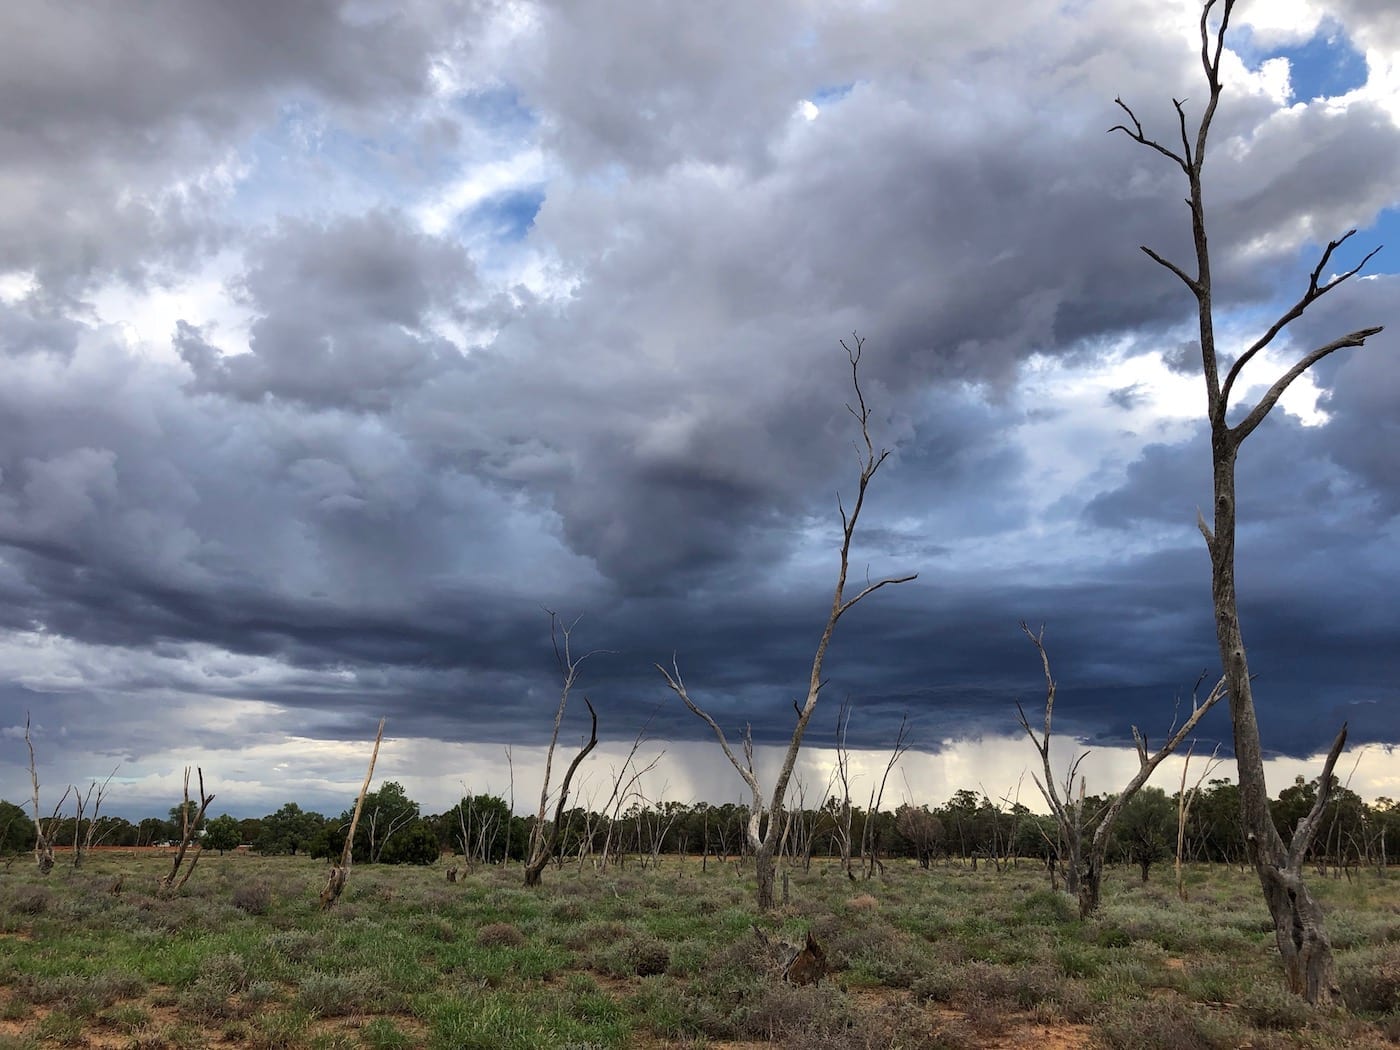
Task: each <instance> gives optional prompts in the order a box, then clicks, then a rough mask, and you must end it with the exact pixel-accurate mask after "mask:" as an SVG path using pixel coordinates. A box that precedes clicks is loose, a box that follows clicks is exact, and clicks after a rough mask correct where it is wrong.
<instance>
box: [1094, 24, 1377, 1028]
mask: <svg viewBox="0 0 1400 1050" xmlns="http://www.w3.org/2000/svg"><path fill="white" fill-rule="evenodd" d="M1217 2H1218V0H1206V3H1205V5H1204V7H1203V9H1202V11H1201V23H1200V38H1201V65H1202V68H1203V69H1204V72H1205V77H1206V83H1207V85H1208V87H1209V100H1208V102H1207V103H1206V107H1205V111H1204V112H1203V114H1202V116H1201V119H1200V122H1199V123H1198V124H1197V127H1196V133H1195V137H1194V142H1193V141H1192V138H1191V136H1190V135H1189V134H1188V131H1187V120H1186V109H1185V103H1184V102H1183V101H1181V100H1173V105H1174V106H1175V108H1176V113H1177V118H1178V119H1177V122H1178V124H1179V125H1180V129H1181V145H1180V147H1179V149H1180V152H1177V150H1175V149H1171V148H1168V147H1167V146H1164V145H1163V144H1162V143H1160V142H1157V141H1155V140H1153V139H1150V138H1148V137H1147V136H1146V134H1145V133H1144V132H1143V128H1142V124H1141V122H1140V121H1139V120H1138V118H1137V116H1136V115H1135V114H1134V113H1133V111H1132V109H1130V108H1129V107H1128V106H1127V104H1125V103H1124V102H1123V101H1122V100H1121V99H1119V100H1117V102H1118V105H1119V107H1120V108H1121V109H1122V110H1123V112H1124V113H1126V114H1127V116H1128V120H1129V121H1130V123H1131V125H1132V126H1131V127H1129V126H1128V125H1126V124H1119V125H1117V127H1115V128H1114V129H1112V130H1115V131H1122V132H1124V133H1125V134H1127V135H1128V136H1129V137H1130V138H1132V139H1133V140H1134V141H1136V142H1138V143H1140V144H1142V145H1144V146H1147V147H1148V148H1150V149H1152V150H1154V151H1155V152H1157V153H1159V154H1161V155H1162V156H1163V157H1165V158H1167V159H1168V160H1170V161H1172V162H1173V163H1174V164H1176V165H1177V166H1178V167H1179V168H1180V169H1181V170H1182V172H1183V174H1185V176H1186V180H1187V184H1188V186H1189V189H1190V195H1189V197H1188V198H1187V204H1188V205H1189V206H1190V209H1191V230H1192V237H1193V241H1194V244H1195V255H1196V273H1195V275H1194V276H1192V275H1191V274H1190V273H1188V272H1187V271H1186V270H1185V269H1183V268H1182V267H1180V266H1178V265H1177V264H1175V263H1173V262H1171V261H1169V260H1167V259H1165V258H1163V257H1162V256H1161V255H1159V254H1158V253H1157V252H1155V251H1153V250H1152V249H1151V248H1148V247H1146V246H1144V247H1143V249H1142V250H1143V251H1144V252H1145V253H1146V254H1147V255H1148V257H1150V258H1151V259H1152V260H1153V261H1154V262H1156V263H1157V264H1159V265H1160V266H1162V267H1164V268H1165V269H1167V270H1169V271H1170V272H1171V273H1172V274H1174V275H1175V276H1176V277H1177V278H1178V279H1179V280H1180V281H1181V282H1182V283H1183V284H1184V285H1186V287H1187V288H1188V289H1189V290H1190V291H1191V293H1192V295H1193V296H1194V297H1195V299H1196V305H1197V316H1198V320H1199V325H1200V348H1201V366H1202V373H1203V376H1204V378H1205V382H1206V401H1207V411H1208V415H1209V419H1210V430H1211V463H1212V473H1213V478H1214V503H1213V504H1212V507H1213V514H1214V528H1213V529H1212V528H1211V526H1209V525H1207V524H1206V521H1205V518H1204V516H1198V521H1197V524H1198V525H1199V527H1200V530H1201V534H1202V535H1203V536H1204V537H1205V541H1206V546H1207V548H1208V549H1209V551H1210V563H1211V595H1212V599H1213V603H1214V610H1215V632H1216V641H1217V643H1218V645H1219V647H1220V662H1221V664H1222V667H1223V670H1224V674H1225V682H1226V688H1227V690H1228V692H1229V696H1230V719H1231V723H1232V726H1233V729H1234V744H1235V760H1236V763H1237V765H1238V769H1239V786H1240V807H1241V811H1242V816H1243V820H1244V828H1245V838H1246V843H1247V847H1248V850H1249V857H1250V861H1251V862H1252V863H1253V865H1254V869H1255V872H1256V873H1257V874H1258V876H1259V882H1260V885H1261V887H1262V889H1263V891H1264V900H1265V903H1266V904H1267V905H1268V908H1269V913H1270V915H1271V916H1272V917H1273V921H1274V932H1275V938H1276V940H1277V942H1278V946H1279V952H1280V954H1281V955H1282V958H1283V966H1284V973H1285V974H1286V976H1287V981H1288V986H1289V988H1290V989H1291V990H1292V991H1294V992H1296V993H1297V994H1299V995H1302V996H1304V997H1305V998H1306V999H1307V1000H1308V1002H1310V1003H1315V1004H1318V1005H1327V1004H1330V1003H1332V1002H1333V1001H1335V1000H1336V999H1337V998H1338V995H1339V993H1338V990H1337V979H1336V965H1335V963H1334V961H1333V958H1332V945H1331V941H1330V940H1329V939H1328V936H1327V930H1326V926H1325V924H1324V922H1323V914H1322V908H1321V906H1320V905H1319V904H1318V903H1317V901H1316V900H1315V899H1314V898H1313V896H1312V894H1311V893H1310V892H1309V890H1308V888H1307V886H1306V885H1305V884H1304V883H1303V877H1302V864H1303V859H1304V857H1305V856H1306V854H1307V848H1308V845H1309V844H1310V840H1311V838H1312V836H1313V834H1314V831H1315V827H1316V823H1317V819H1318V818H1319V817H1320V815H1321V813H1322V810H1323V808H1324V807H1325V806H1326V801H1327V796H1328V794H1329V793H1330V791H1331V787H1332V785H1331V776H1332V767H1333V766H1334V765H1335V764H1336V760H1337V755H1338V754H1340V752H1341V749H1342V747H1343V746H1344V745H1345V743H1346V726H1343V727H1342V729H1341V732H1340V733H1338V735H1337V739H1336V741H1335V742H1334V744H1333V745H1332V750H1331V752H1330V753H1329V755H1328V760H1327V764H1326V767H1325V770H1324V773H1323V776H1322V780H1321V782H1320V784H1319V788H1318V798H1317V805H1316V806H1314V807H1313V812H1312V813H1310V814H1309V815H1308V817H1306V818H1305V819H1304V821H1303V822H1302V824H1300V825H1299V829H1298V831H1297V832H1295V833H1294V838H1293V842H1292V844H1291V845H1290V846H1288V847H1285V846H1284V844H1283V839H1282V837H1281V836H1280V834H1279V832H1278V829H1277V827H1275V825H1274V821H1273V817H1272V815H1271V814H1270V812H1269V794H1268V788H1267V786H1266V784H1265V782H1264V758H1263V747H1262V744H1261V742H1260V735H1259V724H1258V720H1257V717H1256V714H1255V706H1254V692H1253V688H1252V685H1251V680H1250V673H1249V663H1248V660H1247V658H1246V655H1245V645H1244V636H1243V634H1242V632H1241V630H1240V622H1239V605H1238V600H1237V595H1236V592H1235V507H1236V503H1235V462H1236V457H1237V454H1238V452H1239V448H1240V445H1241V444H1242V443H1243V442H1244V440H1245V439H1246V438H1247V437H1248V436H1249V435H1250V434H1251V433H1253V432H1254V430H1255V428H1256V427H1258V426H1259V424H1260V423H1261V422H1263V420H1264V417H1265V416H1267V415H1268V413H1269V411H1270V410H1271V409H1272V408H1273V407H1274V405H1275V404H1276V403H1277V402H1278V399H1279V397H1281V396H1282V394H1283V392H1284V391H1285V390H1287V389H1288V387H1289V386H1290V385H1291V384H1292V383H1293V381H1294V380H1295V379H1297V378H1298V377H1299V376H1301V375H1303V374H1304V373H1305V372H1307V371H1308V369H1310V368H1311V367H1312V366H1313V365H1315V364H1317V363H1318V362H1319V361H1321V360H1322V359H1323V358H1325V357H1328V356H1329V355H1331V354H1333V353H1335V352H1336V351H1338V350H1342V349H1346V348H1351V347H1360V346H1363V345H1365V343H1366V340H1367V339H1369V338H1370V337H1371V336H1373V335H1376V334H1377V333H1378V332H1380V331H1381V329H1380V328H1379V327H1373V328H1363V329H1358V330H1356V331H1354V332H1351V333H1350V334H1348V335H1345V336H1342V337H1341V338H1339V339H1335V340H1333V341H1332V342H1330V343H1326V344H1324V345H1321V346H1318V347H1316V348H1315V349H1313V350H1311V351H1309V352H1308V353H1306V354H1304V355H1303V356H1302V357H1301V358H1300V359H1299V360H1298V361H1297V362H1295V363H1294V364H1293V366H1292V367H1290V368H1289V369H1288V370H1287V371H1286V372H1284V373H1283V374H1282V375H1281V376H1280V377H1279V378H1278V379H1277V380H1275V382H1274V383H1273V385H1272V386H1270V387H1269V389H1268V390H1267V391H1266V392H1265V393H1264V395H1263V396H1262V397H1261V398H1260V399H1259V400H1258V401H1257V402H1256V403H1255V404H1254V405H1252V406H1250V407H1249V408H1248V409H1247V411H1246V413H1245V415H1244V417H1243V418H1242V419H1241V420H1240V421H1239V422H1238V423H1236V424H1234V425H1233V426H1232V425H1231V424H1230V422H1229V418H1228V415H1229V410H1230V394H1231V391H1232V388H1233V387H1234V385H1235V382H1236V380H1237V379H1238V378H1239V376H1240V373H1241V371H1242V370H1243V369H1244V367H1245V366H1246V365H1248V364H1249V362H1250V361H1252V360H1253V359H1254V358H1255V357H1256V356H1257V355H1258V354H1259V353H1260V352H1261V351H1263V350H1265V349H1266V348H1267V347H1268V346H1269V345H1270V344H1271V343H1272V342H1273V341H1274V338H1275V337H1276V336H1277V335H1278V334H1279V333H1280V332H1282V331H1283V330H1284V328H1286V327H1287V326H1288V325H1290V324H1291V323H1292V322H1294V321H1296V320H1297V319H1298V318H1299V317H1301V316H1302V315H1303V313H1304V311H1306V310H1307V309H1308V307H1309V306H1311V305H1312V304H1313V303H1314V302H1316V301H1317V300H1318V299H1320V298H1321V297H1322V296H1324V295H1326V294H1327V293H1328V292H1330V291H1331V290H1332V289H1334V288H1336V287H1337V286H1338V285H1339V284H1342V283H1343V282H1345V281H1347V280H1349V279H1351V278H1352V277H1354V276H1355V275H1356V274H1357V273H1358V272H1360V270H1361V268H1362V267H1364V266H1365V265H1366V263H1367V262H1369V261H1370V259H1371V257H1372V256H1373V255H1375V253H1376V251H1378V250H1379V249H1376V250H1375V251H1372V252H1370V253H1369V254H1368V255H1366V257H1365V258H1363V259H1362V260H1361V262H1360V263H1358V264H1357V265H1356V266H1355V267H1353V268H1352V269H1350V270H1348V271H1346V272H1345V273H1342V274H1339V275H1337V276H1332V277H1328V278H1327V279H1325V280H1324V279H1323V274H1324V273H1326V272H1327V268H1328V265H1329V263H1330V262H1331V259H1332V253H1333V252H1334V251H1336V249H1337V248H1338V247H1339V246H1340V245H1341V244H1342V243H1343V242H1344V241H1346V240H1347V239H1348V238H1350V237H1351V236H1352V235H1353V234H1355V233H1356V231H1355V230H1351V231H1349V232H1348V233H1346V234H1344V235H1343V236H1342V237H1340V238H1339V239H1338V240H1335V241H1331V242H1329V243H1328V245H1327V248H1326V249H1325V250H1324V251H1323V253H1322V257H1321V259H1320V260H1319V261H1318V264H1317V266H1316V268H1314V270H1313V272H1312V276H1311V278H1310V280H1309V281H1308V287H1307V289H1306V290H1305V291H1304V292H1303V293H1302V295H1301V296H1300V297H1299V298H1298V300H1297V301H1296V302H1295V303H1294V304H1293V305H1292V306H1291V307H1289V308H1288V309H1287V310H1286V311H1285V312H1284V313H1283V314H1282V315H1280V316H1279V318H1278V319H1277V320H1276V321H1275V322H1274V323H1273V324H1272V325H1270V326H1269V328H1268V329H1267V331H1265V333H1264V334H1263V335H1262V336H1260V337H1259V338H1258V339H1257V340H1255V342H1254V343H1253V344H1251V345H1250V346H1249V347H1248V348H1247V349H1246V350H1244V352H1243V353H1241V354H1240V355H1239V356H1238V357H1237V358H1235V360H1234V361H1233V363H1231V364H1230V366H1229V369H1228V371H1227V374H1226V376H1225V380H1224V383H1223V384H1222V383H1221V381H1220V373H1219V360H1218V358H1217V356H1216V348H1215V327H1214V325H1215V322H1214V316H1213V311H1212V298H1211V297H1212V282H1211V268H1210V251H1209V247H1208V243H1207V238H1206V218H1205V203H1204V196H1203V194H1202V188H1201V171H1202V167H1203V165H1204V162H1205V156H1206V140H1207V137H1208V135H1209V132H1210V127H1211V122H1212V120H1213V119H1214V116H1215V111H1216V107H1217V105H1218V103H1219V101H1220V92H1221V84H1220V58H1221V55H1222V53H1223V51H1224V48H1225V32H1226V29H1227V27H1228V26H1229V22H1230V14H1231V12H1232V10H1233V8H1234V5H1235V0H1223V2H1220V3H1219V7H1220V19H1219V23H1218V24H1217V25H1216V26H1214V27H1212V25H1211V23H1210V16H1211V12H1212V10H1213V9H1215V8H1216V6H1217ZM1300 842H1301V848H1300Z"/></svg>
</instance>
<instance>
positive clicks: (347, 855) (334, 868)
mask: <svg viewBox="0 0 1400 1050" xmlns="http://www.w3.org/2000/svg"><path fill="white" fill-rule="evenodd" d="M383 739H384V719H382V718H381V719H380V720H379V731H378V732H377V733H375V734H374V750H373V751H371V752H370V756H369V769H367V770H366V771H365V782H364V783H363V784H361V785H360V794H359V797H358V798H356V799H355V812H354V813H352V814H351V815H350V831H349V833H348V834H347V835H346V836H345V847H344V848H343V849H342V850H341V851H340V862H339V863H335V862H332V863H331V867H330V871H329V872H327V873H326V885H325V888H324V889H322V890H321V897H320V904H321V910H322V911H325V910H327V909H328V908H330V907H331V906H332V905H333V904H335V902H336V901H338V900H340V895H341V894H342V893H344V892H345V883H346V882H347V881H348V880H349V878H350V865H351V863H353V861H354V857H355V830H356V828H358V827H359V824H360V810H361V809H363V808H364V805H365V796H366V795H367V794H369V785H370V781H371V780H373V779H374V764H375V763H376V762H377V761H378V760H379V744H380V742H381V741H382V740H383Z"/></svg>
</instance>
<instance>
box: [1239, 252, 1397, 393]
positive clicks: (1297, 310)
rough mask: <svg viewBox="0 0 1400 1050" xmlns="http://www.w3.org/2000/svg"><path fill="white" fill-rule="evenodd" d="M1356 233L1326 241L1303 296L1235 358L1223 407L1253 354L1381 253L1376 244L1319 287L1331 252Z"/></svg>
mask: <svg viewBox="0 0 1400 1050" xmlns="http://www.w3.org/2000/svg"><path fill="white" fill-rule="evenodd" d="M1355 233H1356V231H1355V230H1354V229H1353V230H1348V231H1347V232H1346V233H1344V234H1343V235H1342V236H1341V237H1339V238H1337V239H1336V240H1335V241H1329V242H1328V243H1327V248H1326V250H1324V251H1323V253H1322V258H1321V259H1319V260H1318V263H1317V265H1316V266H1315V267H1313V272H1312V275H1311V277H1309V279H1308V287H1307V290H1306V291H1304V292H1303V294H1302V295H1301V296H1300V297H1299V299H1298V301H1297V302H1296V303H1294V304H1293V305H1292V306H1290V307H1289V308H1288V309H1287V310H1286V311H1284V313H1283V314H1282V315H1280V317H1279V318H1278V320H1276V321H1275V322H1274V323H1273V324H1271V325H1270V326H1269V328H1268V331H1266V332H1265V333H1264V334H1263V335H1261V336H1260V337H1259V338H1258V339H1256V340H1255V341H1254V342H1253V343H1252V344H1251V345H1250V346H1249V348H1248V349H1247V350H1245V352H1244V353H1242V354H1241V355H1240V356H1239V358H1238V359H1236V361H1235V363H1234V364H1232V365H1231V366H1230V371H1229V372H1228V373H1227V374H1226V376H1225V384H1224V386H1223V387H1222V388H1221V391H1220V396H1221V397H1222V398H1223V399H1224V400H1225V404H1226V405H1227V406H1228V404H1229V402H1230V391H1231V390H1232V389H1233V388H1234V385H1235V380H1236V379H1237V378H1238V377H1239V374H1240V372H1241V371H1243V370H1244V367H1245V365H1247V364H1249V362H1250V361H1252V360H1253V359H1254V357H1255V355H1257V354H1258V353H1259V352H1260V351H1261V350H1263V349H1264V348H1266V347H1267V346H1268V345H1269V344H1270V343H1272V342H1273V341H1274V337H1275V336H1277V335H1278V334H1279V333H1280V332H1281V331H1283V330H1284V329H1285V328H1286V327H1288V325H1290V324H1292V323H1293V322H1294V321H1296V320H1297V319H1298V318H1299V317H1302V316H1303V312H1304V311H1305V310H1307V308H1308V307H1309V306H1311V305H1312V304H1313V303H1315V302H1316V301H1317V300H1318V299H1321V298H1322V297H1323V296H1324V295H1326V294H1327V293H1328V292H1330V291H1331V290H1332V289H1333V288H1336V287H1337V286H1338V285H1339V284H1341V283H1343V282H1344V281H1348V280H1350V279H1351V278H1353V277H1355V276H1356V275H1357V274H1358V273H1360V272H1361V270H1362V268H1363V267H1365V265H1366V264H1367V263H1368V262H1370V261H1371V259H1372V258H1373V257H1374V256H1375V254H1376V252H1378V251H1380V250H1381V249H1380V246H1379V245H1378V246H1377V247H1375V248H1373V249H1371V251H1370V252H1369V253H1367V255H1366V257H1365V258H1364V259H1362V260H1361V261H1360V262H1359V263H1357V264H1356V265H1355V266H1353V267H1352V268H1351V269H1350V270H1348V271H1347V272H1346V273H1343V274H1340V275H1338V276H1336V277H1334V278H1332V279H1331V280H1330V281H1326V282H1324V283H1322V284H1319V283H1318V281H1319V280H1320V279H1321V277H1322V271H1323V270H1324V269H1326V267H1327V263H1328V262H1329V261H1330V260H1331V258H1332V253H1333V252H1334V251H1336V250H1337V248H1339V247H1340V246H1341V245H1343V244H1345V243H1346V242H1347V241H1348V240H1349V239H1350V238H1351V237H1352V236H1353V235H1355ZM1378 330H1379V329H1378Z"/></svg>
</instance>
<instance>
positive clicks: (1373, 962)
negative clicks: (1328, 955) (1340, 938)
mask: <svg viewBox="0 0 1400 1050" xmlns="http://www.w3.org/2000/svg"><path fill="white" fill-rule="evenodd" d="M1338 970H1339V971H1340V972H1339V973H1338V975H1337V978H1338V983H1339V984H1340V985H1341V986H1342V999H1343V1000H1344V1001H1345V1002H1346V1004H1347V1006H1348V1007H1350V1008H1351V1009H1353V1010H1359V1011H1364V1012H1366V1013H1378V1014H1391V1013H1400V945H1397V944H1383V945H1379V946H1377V947H1376V948H1373V949H1371V950H1370V951H1360V952H1355V953H1353V954H1352V955H1350V956H1349V957H1344V960H1343V961H1342V963H1341V964H1340V965H1339V966H1338Z"/></svg>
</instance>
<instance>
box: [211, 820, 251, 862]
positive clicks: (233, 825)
mask: <svg viewBox="0 0 1400 1050" xmlns="http://www.w3.org/2000/svg"><path fill="white" fill-rule="evenodd" d="M242 842H243V833H242V831H241V830H240V829H239V827H238V821H237V820H235V819H234V818H233V817H231V816H229V815H228V814H227V813H225V814H223V815H222V816H219V817H215V818H214V819H213V820H210V821H207V822H206V823H205V825H204V846H205V848H206V849H216V850H218V851H219V855H220V856H222V855H223V853H224V850H230V849H237V848H238V847H239V845H241V844H242Z"/></svg>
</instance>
